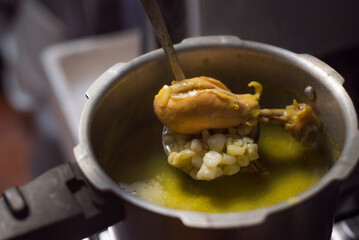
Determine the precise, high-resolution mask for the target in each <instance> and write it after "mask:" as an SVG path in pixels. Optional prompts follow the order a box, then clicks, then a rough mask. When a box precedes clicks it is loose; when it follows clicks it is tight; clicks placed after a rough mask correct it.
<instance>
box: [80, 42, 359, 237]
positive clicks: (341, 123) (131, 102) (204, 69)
mask: <svg viewBox="0 0 359 240" xmlns="http://www.w3.org/2000/svg"><path fill="white" fill-rule="evenodd" d="M175 47H176V50H177V52H178V55H179V56H178V57H179V60H180V62H181V64H182V67H183V69H184V72H185V74H186V77H187V78H190V77H195V76H202V75H204V76H210V77H214V78H217V79H220V80H222V81H223V82H224V83H225V84H226V85H227V86H228V87H229V88H230V89H231V90H232V91H233V92H248V91H249V89H248V88H247V86H246V85H247V84H248V82H250V81H260V82H261V83H262V84H263V85H269V86H270V87H271V88H272V89H279V90H280V89H293V90H295V91H296V92H297V93H298V94H299V95H301V96H302V97H303V100H304V101H306V102H307V103H309V104H310V105H311V106H312V107H313V108H314V110H315V112H316V113H317V114H318V115H319V116H320V118H321V119H322V122H323V125H324V127H325V129H326V130H327V131H328V132H329V133H330V135H331V139H332V140H333V141H334V142H335V143H337V145H338V148H339V150H340V156H339V158H338V160H337V161H336V162H335V164H334V165H333V167H332V168H331V169H330V170H329V171H328V173H327V174H326V175H325V176H324V177H323V178H322V179H321V180H320V181H319V182H318V183H317V184H315V185H314V186H313V187H311V188H309V189H308V190H306V191H305V192H303V193H301V194H300V195H298V196H295V197H293V198H291V199H288V200H287V201H284V202H281V203H279V204H276V205H272V206H269V207H266V208H261V209H258V210H254V211H248V212H240V213H229V214H210V213H202V212H191V211H183V210H176V209H170V208H166V207H163V206H159V205H156V204H153V203H150V202H146V201H144V200H141V199H139V198H136V197H135V196H133V195H131V194H129V193H127V192H125V191H124V190H122V189H121V188H120V187H119V185H118V184H117V183H116V182H115V181H113V180H112V179H111V178H110V176H109V174H107V172H106V167H105V165H106V161H121V158H115V157H113V158H112V157H111V156H110V157H108V158H107V160H105V162H103V160H101V158H102V154H103V148H104V146H106V144H107V142H108V133H109V132H110V131H111V127H112V126H113V124H114V121H117V122H118V123H119V124H118V126H120V127H119V128H118V129H117V130H118V135H117V137H116V139H115V140H114V141H115V145H116V144H123V143H125V142H126V141H127V137H128V136H130V135H131V134H141V128H142V129H143V127H146V126H151V128H153V130H154V131H153V132H154V133H155V134H156V133H158V134H157V135H156V136H155V135H154V136H147V137H148V138H149V144H153V145H154V146H155V145H156V143H155V142H156V139H160V134H161V129H162V125H161V123H160V122H159V121H158V120H157V119H156V117H155V115H154V113H153V107H152V101H153V97H154V95H155V94H156V93H157V92H158V90H159V89H160V88H161V87H162V85H164V84H169V83H170V82H171V81H172V80H173V79H174V77H173V75H172V73H171V70H170V68H169V65H168V63H167V60H166V58H165V56H164V53H163V51H162V50H156V51H154V52H150V53H148V54H145V55H143V56H140V57H138V58H136V59H134V60H132V61H130V62H128V63H125V64H117V65H115V66H113V67H112V68H110V69H109V70H108V71H106V72H105V73H104V74H103V75H102V76H101V77H100V78H99V79H98V80H97V81H96V82H95V83H94V84H93V85H92V86H91V87H90V88H89V90H88V91H87V93H86V94H87V97H88V99H89V100H88V102H87V104H86V106H85V109H84V111H83V114H82V118H81V123H80V143H79V145H78V146H77V147H76V148H75V156H76V159H77V162H78V164H79V166H80V168H81V170H82V172H83V173H84V174H85V176H86V177H87V179H88V180H89V181H90V182H91V183H92V184H93V185H94V187H95V188H96V189H98V190H99V191H106V192H111V193H113V194H115V195H116V196H118V197H119V198H121V199H122V200H123V201H122V202H123V208H124V212H125V218H124V219H125V220H124V221H123V226H124V229H125V231H124V232H126V234H127V237H128V238H129V239H199V238H206V239H227V238H228V239H233V238H236V239H240V238H249V239H268V237H270V238H272V239H301V240H302V239H316V240H317V239H330V235H331V229H332V224H333V219H334V214H335V206H336V203H337V197H338V189H339V184H340V181H341V180H342V179H344V178H345V177H346V176H347V175H348V174H349V173H350V171H351V170H352V169H353V168H354V166H355V164H356V161H357V159H358V152H359V140H358V139H359V138H358V129H357V117H356V113H355V110H354V107H353V104H352V102H351V100H350V98H349V96H348V94H347V93H346V91H345V90H344V88H343V87H342V83H343V81H344V80H343V78H342V77H341V76H340V75H339V74H338V73H337V72H336V71H334V70H333V69H332V68H330V67H329V66H328V65H326V64H325V63H323V62H321V61H319V60H318V59H316V58H314V57H312V56H310V55H306V54H304V55H303V54H295V53H292V52H289V51H287V50H284V49H280V48H277V47H274V46H270V45H266V44H261V43H256V42H250V41H243V40H240V39H238V38H237V37H232V36H213V37H200V38H193V39H187V40H184V41H183V42H182V43H180V44H178V45H176V46H175ZM243 89H246V90H245V91H243ZM308 89H309V91H308ZM288 101H289V100H288V99H283V98H282V97H281V96H279V95H273V94H272V95H265V94H263V96H262V98H261V106H262V107H283V104H288ZM145 137H146V136H145ZM158 146H161V143H158ZM110 155H111V154H110Z"/></svg>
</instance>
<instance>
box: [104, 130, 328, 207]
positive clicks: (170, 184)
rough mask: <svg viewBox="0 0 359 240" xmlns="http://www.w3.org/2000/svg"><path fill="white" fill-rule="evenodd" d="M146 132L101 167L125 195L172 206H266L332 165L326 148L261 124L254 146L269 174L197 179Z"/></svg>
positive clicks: (151, 132) (156, 135) (299, 189)
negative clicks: (171, 160)
mask: <svg viewBox="0 0 359 240" xmlns="http://www.w3.org/2000/svg"><path fill="white" fill-rule="evenodd" d="M146 129H147V130H145V131H142V132H141V134H140V135H141V137H137V138H136V136H134V137H133V138H131V139H129V140H128V141H127V142H126V145H123V146H119V147H118V149H117V150H116V153H115V154H113V155H112V157H111V158H113V159H112V161H110V164H107V165H106V167H104V168H105V170H106V171H107V172H108V173H109V175H110V176H111V177H112V178H113V179H114V180H115V181H116V182H118V183H119V184H120V186H121V187H123V188H124V189H125V190H126V191H129V192H130V193H132V194H135V195H136V196H138V197H140V198H143V199H145V200H147V201H150V202H153V203H156V204H159V205H163V206H167V207H170V208H176V209H183V210H192V211H204V212H214V213H219V212H239V211H247V210H252V209H256V208H261V207H265V206H268V205H272V204H275V203H279V202H281V201H283V200H286V199H289V198H291V197H293V196H295V195H298V194H299V193H301V192H303V191H304V190H306V189H307V188H309V187H310V186H312V185H313V184H315V183H316V182H317V181H318V180H319V179H320V178H321V177H322V176H323V175H324V174H325V173H326V172H327V171H328V169H329V167H330V166H331V161H330V156H329V151H328V149H327V148H326V147H325V146H324V145H321V144H317V145H315V146H314V147H312V148H304V147H303V146H302V145H301V144H300V143H298V142H295V141H294V140H293V139H292V138H291V137H290V136H289V135H288V133H286V132H285V131H284V130H283V129H282V128H281V127H279V126H274V125H269V124H268V125H261V127H260V138H259V143H258V144H259V155H260V159H259V160H260V162H261V163H262V165H263V166H264V167H265V168H267V169H268V171H269V174H267V175H263V176H260V175H257V174H251V173H241V172H239V173H237V174H235V175H233V176H224V177H221V178H219V179H216V180H212V181H208V182H206V181H195V180H193V179H192V178H191V177H190V176H188V175H186V174H184V173H183V172H181V171H180V170H178V169H175V168H173V167H171V166H170V165H169V164H168V163H167V161H166V159H167V157H166V156H165V154H164V152H163V150H162V146H161V136H160V134H159V133H158V132H155V131H158V129H157V128H150V127H148V128H146ZM111 134H115V133H114V132H112V133H111ZM143 136H146V137H143ZM107 160H108V159H107Z"/></svg>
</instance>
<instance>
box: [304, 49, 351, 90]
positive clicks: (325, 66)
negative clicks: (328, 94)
mask: <svg viewBox="0 0 359 240" xmlns="http://www.w3.org/2000/svg"><path fill="white" fill-rule="evenodd" d="M298 55H299V56H300V57H301V58H302V59H304V60H307V61H308V62H310V63H312V64H313V65H315V66H318V67H319V68H320V69H322V70H323V71H324V72H325V73H326V74H327V75H328V76H329V77H332V78H333V79H334V80H335V81H337V82H338V83H339V84H340V85H343V83H344V78H343V77H342V76H341V75H340V74H339V73H338V72H337V71H335V70H334V69H333V68H332V67H331V66H329V65H328V64H326V63H325V62H323V61H322V60H319V59H318V58H316V57H314V56H312V55H310V54H306V53H302V54H298Z"/></svg>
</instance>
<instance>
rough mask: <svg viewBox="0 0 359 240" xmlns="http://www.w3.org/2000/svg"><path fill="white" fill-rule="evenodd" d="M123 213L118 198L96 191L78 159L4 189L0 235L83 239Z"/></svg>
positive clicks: (117, 219) (18, 237)
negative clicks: (79, 165)
mask: <svg viewBox="0 0 359 240" xmlns="http://www.w3.org/2000/svg"><path fill="white" fill-rule="evenodd" d="M95 200H96V201H95ZM123 216H124V214H123V211H122V203H121V202H120V200H119V199H118V198H116V197H115V196H114V195H112V194H110V193H102V192H101V194H99V193H98V192H96V190H95V189H94V188H92V187H91V185H90V184H89V183H88V182H87V181H86V179H85V178H84V177H83V175H82V174H81V172H80V170H79V168H78V167H77V165H76V163H71V162H67V163H64V164H62V165H60V166H58V167H55V168H53V169H51V170H49V171H47V172H45V173H44V174H42V175H41V176H39V177H38V178H36V179H34V180H33V181H32V182H30V183H28V184H26V185H24V186H22V187H19V188H18V187H12V188H10V189H7V190H5V191H4V193H3V197H2V198H0V239H1V240H2V239H55V240H56V239H80V238H84V237H87V236H89V235H92V234H94V233H97V232H98V231H100V230H102V229H104V228H105V227H107V226H110V225H113V224H115V223H116V222H118V221H120V220H122V219H123Z"/></svg>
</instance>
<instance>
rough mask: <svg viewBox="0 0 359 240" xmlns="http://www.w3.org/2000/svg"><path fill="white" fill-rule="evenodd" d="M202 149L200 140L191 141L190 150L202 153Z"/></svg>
mask: <svg viewBox="0 0 359 240" xmlns="http://www.w3.org/2000/svg"><path fill="white" fill-rule="evenodd" d="M202 148H203V146H202V143H201V141H200V140H198V139H196V138H195V139H193V140H192V141H191V149H192V150H193V151H195V152H200V151H202Z"/></svg>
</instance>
